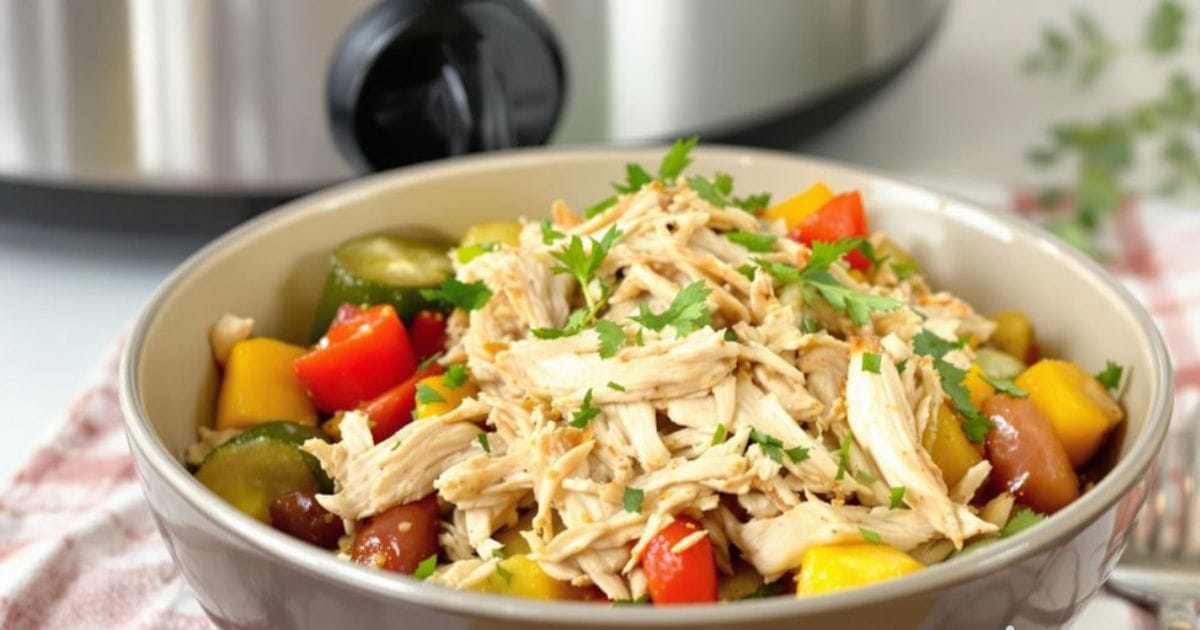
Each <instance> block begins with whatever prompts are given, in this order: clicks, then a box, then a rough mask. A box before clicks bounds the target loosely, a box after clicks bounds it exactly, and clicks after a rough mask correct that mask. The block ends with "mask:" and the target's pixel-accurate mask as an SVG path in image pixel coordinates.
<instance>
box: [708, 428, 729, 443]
mask: <svg viewBox="0 0 1200 630" xmlns="http://www.w3.org/2000/svg"><path fill="white" fill-rule="evenodd" d="M728 437H729V430H728V429H726V428H725V425H723V424H718V425H717V430H716V431H713V436H712V442H710V444H712V445H713V446H716V445H718V444H724V443H725V440H726V438H728Z"/></svg>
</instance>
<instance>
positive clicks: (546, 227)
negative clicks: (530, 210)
mask: <svg viewBox="0 0 1200 630" xmlns="http://www.w3.org/2000/svg"><path fill="white" fill-rule="evenodd" d="M539 225H540V226H541V228H542V244H543V245H549V244H551V243H553V242H554V241H556V240H558V239H560V238H562V237H564V236H566V234H563V233H562V232H559V231H558V230H556V229H554V225H553V224H551V223H550V219H542V222H541V223H540V224H539Z"/></svg>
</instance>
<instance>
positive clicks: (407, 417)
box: [358, 363, 445, 444]
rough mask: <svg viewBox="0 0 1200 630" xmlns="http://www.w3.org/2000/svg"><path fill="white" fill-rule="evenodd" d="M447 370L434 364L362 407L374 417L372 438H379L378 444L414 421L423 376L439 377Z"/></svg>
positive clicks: (361, 406)
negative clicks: (419, 383) (418, 391)
mask: <svg viewBox="0 0 1200 630" xmlns="http://www.w3.org/2000/svg"><path fill="white" fill-rule="evenodd" d="M444 371H445V368H443V367H442V366H440V365H438V364H437V363H433V364H430V365H429V366H428V367H426V368H424V369H421V370H417V372H416V374H413V375H412V376H411V377H409V378H408V380H406V381H404V382H403V383H400V384H399V385H397V386H395V387H393V388H391V389H389V390H387V391H386V392H383V393H382V394H380V395H379V396H376V397H375V398H373V399H371V400H368V401H365V402H363V403H362V404H360V405H359V406H358V410H359V411H361V412H363V413H365V414H367V417H368V418H370V425H371V437H373V438H375V443H376V444H378V443H380V442H382V441H384V440H386V439H388V438H389V437H391V436H392V434H393V433H395V432H397V431H399V430H400V429H403V428H404V427H405V425H407V424H408V423H409V422H412V419H413V415H412V414H413V409H416V407H417V383H418V382H420V381H421V379H423V378H426V377H428V376H437V375H438V374H441V373H442V372H444Z"/></svg>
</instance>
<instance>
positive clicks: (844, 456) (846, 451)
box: [833, 433, 852, 481]
mask: <svg viewBox="0 0 1200 630" xmlns="http://www.w3.org/2000/svg"><path fill="white" fill-rule="evenodd" d="M851 437H852V436H851V434H849V433H847V434H846V437H844V438H842V444H841V446H840V447H838V465H837V474H835V475H834V476H833V480H834V481H841V480H842V479H844V478H845V477H846V467H847V466H849V465H850V438H851Z"/></svg>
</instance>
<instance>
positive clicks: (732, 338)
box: [725, 328, 738, 343]
mask: <svg viewBox="0 0 1200 630" xmlns="http://www.w3.org/2000/svg"><path fill="white" fill-rule="evenodd" d="M737 340H738V336H737V333H735V332H733V329H732V328H726V329H725V341H728V342H730V343H737Z"/></svg>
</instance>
